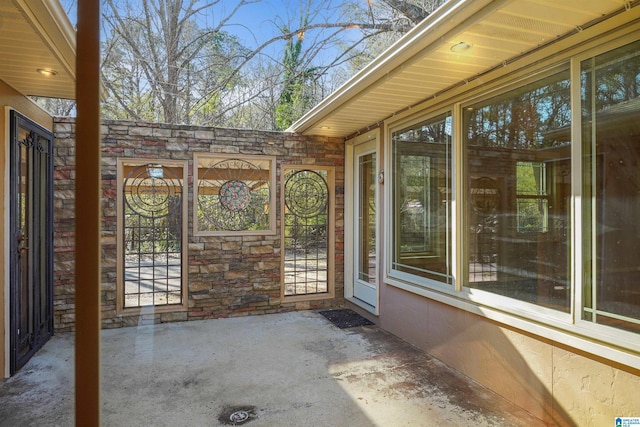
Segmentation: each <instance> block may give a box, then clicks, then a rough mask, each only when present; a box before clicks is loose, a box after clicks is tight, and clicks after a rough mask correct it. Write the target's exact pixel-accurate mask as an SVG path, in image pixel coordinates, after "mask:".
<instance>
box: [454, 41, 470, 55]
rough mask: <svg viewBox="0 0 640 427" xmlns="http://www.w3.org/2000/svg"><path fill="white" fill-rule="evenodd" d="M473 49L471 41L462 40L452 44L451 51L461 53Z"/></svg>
mask: <svg viewBox="0 0 640 427" xmlns="http://www.w3.org/2000/svg"><path fill="white" fill-rule="evenodd" d="M469 49H471V43H467V42H460V43H456V44H454V45H453V46H451V52H455V53H460V52H464V51H466V50H469Z"/></svg>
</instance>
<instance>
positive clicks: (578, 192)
mask: <svg viewBox="0 0 640 427" xmlns="http://www.w3.org/2000/svg"><path fill="white" fill-rule="evenodd" d="M639 30H640V22H634V23H632V24H630V25H627V26H623V27H621V28H618V29H616V30H615V31H611V32H609V33H606V34H605V35H600V36H599V37H597V38H588V37H587V36H584V38H583V39H582V43H576V44H575V45H573V44H572V45H569V46H571V47H570V48H569V49H566V50H564V51H561V52H560V53H558V51H557V50H556V51H552V50H546V49H545V50H542V51H540V52H538V53H536V54H535V55H534V57H535V60H534V61H533V66H531V65H530V64H531V63H532V62H531V59H529V60H527V58H525V59H524V60H521V61H517V62H514V63H513V64H509V65H507V66H505V67H504V68H503V69H500V70H496V71H495V74H494V78H489V79H485V80H484V81H483V84H480V83H476V84H470V85H468V86H469V87H463V88H457V89H454V90H451V91H450V92H449V93H445V94H443V95H442V96H441V99H439V100H437V101H436V102H435V103H434V102H433V101H431V103H430V104H429V101H425V102H423V103H422V104H420V105H418V106H417V107H414V108H412V109H411V111H405V112H403V113H399V114H396V115H395V116H394V117H393V118H391V119H389V120H387V121H386V122H385V132H384V141H385V142H386V141H388V143H385V144H384V154H385V155H384V167H385V169H386V170H387V171H392V167H393V164H392V163H393V162H392V160H391V159H392V143H391V141H392V135H393V132H394V131H397V130H400V129H403V128H407V127H409V126H411V125H414V124H418V123H419V122H421V121H425V120H428V119H429V118H432V117H436V116H437V115H438V114H442V113H443V112H445V111H451V112H452V113H451V114H452V119H453V132H452V145H453V146H452V150H453V158H452V162H451V164H452V206H451V217H452V218H451V221H452V243H451V245H452V253H453V256H452V268H453V276H454V277H453V284H454V286H453V287H451V286H442V285H441V284H440V283H437V282H435V281H432V280H429V279H425V278H421V277H418V276H415V275H410V274H407V273H402V272H398V271H395V270H393V269H392V265H391V257H390V256H387V257H386V260H385V263H384V264H383V272H382V279H383V283H384V284H385V285H390V286H394V287H397V288H400V289H403V290H405V291H408V292H412V293H414V294H416V295H420V296H423V297H427V298H429V299H432V300H435V301H438V302H441V303H444V304H447V305H450V306H453V307H456V308H459V309H463V310H465V311H468V312H471V313H474V314H477V315H480V316H482V317H485V318H488V319H491V320H494V321H498V322H500V323H503V324H506V325H511V326H512V327H515V328H519V329H522V330H526V331H528V332H530V333H533V334H536V335H539V336H541V337H544V338H546V339H551V340H554V341H557V342H561V343H563V344H566V345H569V346H572V347H574V348H578V349H581V350H583V351H586V352H588V353H592V354H595V355H598V356H600V357H604V358H607V359H610V360H613V361H616V362H618V363H622V364H624V365H627V366H631V367H634V368H640V357H639V356H640V339H639V338H640V336H639V335H640V334H638V333H635V332H630V331H626V330H622V329H617V328H614V327H611V326H607V325H602V324H597V323H594V322H592V321H589V320H584V319H583V315H582V313H583V310H582V307H583V306H584V295H583V286H582V284H583V282H584V277H585V274H587V273H586V272H583V269H582V268H581V265H582V260H583V259H584V257H583V253H582V252H583V244H584V239H583V236H582V230H583V229H584V228H583V220H584V219H586V218H585V217H584V216H583V206H582V204H581V202H580V200H581V198H582V196H583V187H582V185H583V167H582V164H581V162H582V153H583V150H582V133H581V122H582V117H581V113H580V111H581V96H580V95H581V94H580V90H581V88H580V86H581V85H580V82H581V80H580V64H581V62H582V61H584V60H585V59H588V58H592V57H595V56H597V55H600V54H602V53H606V52H608V51H611V50H614V49H616V48H619V47H622V46H624V45H626V44H629V43H632V42H636V41H638V40H640V38H639V37H638V36H637V34H638V33H637V32H638V31H639ZM523 62H526V63H525V64H523ZM527 64H529V65H528V67H527V66H525V65H527ZM567 64H568V65H569V76H570V77H569V78H570V80H571V88H570V94H571V101H570V103H571V126H570V127H571V140H572V144H571V148H570V153H571V154H570V155H571V159H570V165H571V173H570V177H571V201H570V206H569V208H570V214H569V217H568V219H569V221H570V238H569V243H570V245H571V250H570V251H569V264H570V269H569V271H568V274H569V275H570V287H571V289H570V296H569V298H570V301H569V312H568V313H566V312H561V311H558V310H554V309H550V308H546V307H541V306H538V305H535V304H533V303H527V302H524V301H520V300H516V299H514V298H509V297H505V296H501V295H498V294H492V293H489V292H486V291H482V290H479V289H472V288H468V287H465V286H464V285H465V284H466V283H467V282H468V277H467V276H465V274H466V268H467V267H466V266H465V263H464V260H465V257H464V253H463V252H462V250H463V249H464V248H466V246H467V239H466V236H465V234H466V233H465V225H464V224H465V219H464V210H465V202H466V198H467V197H468V195H467V194H465V193H464V191H465V189H464V182H465V181H464V178H465V166H464V165H465V163H464V160H465V158H464V153H463V152H464V147H463V146H462V135H463V132H465V131H466V129H463V123H462V113H463V108H464V107H465V106H466V105H470V104H474V103H477V102H480V101H482V100H483V99H488V98H491V97H494V96H496V95H500V94H503V93H506V92H508V91H509V90H511V89H513V88H515V87H521V86H523V85H525V84H527V82H530V81H535V80H538V79H540V78H543V76H544V74H545V73H546V74H547V75H548V74H552V73H553V70H554V69H555V70H557V69H558V67H565V66H566V65H567ZM387 175H388V176H389V177H390V178H388V179H387V181H388V182H387V183H386V184H387V185H385V187H386V188H385V189H384V193H383V194H384V199H385V200H387V201H388V203H386V204H385V207H384V217H385V220H384V223H383V230H384V239H385V241H386V243H385V244H384V248H385V251H386V253H388V254H391V253H392V250H393V246H392V243H391V242H392V240H393V234H392V231H393V227H392V224H391V221H392V218H393V210H394V208H393V207H392V206H391V203H390V201H391V200H393V198H392V197H391V196H392V194H391V192H392V191H393V188H392V187H393V184H392V183H391V179H392V173H391V172H390V173H388V174H387ZM540 197H543V196H540ZM465 277H467V278H465Z"/></svg>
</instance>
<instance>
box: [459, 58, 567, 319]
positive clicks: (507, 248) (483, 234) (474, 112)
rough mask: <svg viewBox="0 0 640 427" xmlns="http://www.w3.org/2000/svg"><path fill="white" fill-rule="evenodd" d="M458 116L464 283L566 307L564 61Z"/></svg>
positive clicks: (565, 97) (541, 303)
mask: <svg viewBox="0 0 640 427" xmlns="http://www.w3.org/2000/svg"><path fill="white" fill-rule="evenodd" d="M463 120H464V121H463V123H464V126H465V129H464V141H465V145H464V149H465V153H464V154H465V165H466V170H467V171H468V173H467V174H466V176H467V181H466V182H465V185H466V189H467V190H466V194H468V197H467V199H466V200H467V202H466V204H465V214H466V221H467V227H466V230H467V249H466V259H467V266H468V274H469V276H468V277H469V284H468V286H469V287H472V288H477V289H482V290H485V291H488V292H493V293H497V294H500V295H504V296H508V297H511V298H516V299H519V300H522V301H526V302H530V303H534V304H538V305H541V306H545V307H550V308H554V309H558V310H562V311H565V312H568V311H569V297H570V276H569V239H570V232H569V218H570V195H571V181H570V178H571V174H570V172H571V169H570V167H571V163H570V155H571V152H570V144H571V126H570V125H571V108H570V81H569V69H568V66H567V67H564V69H563V70H562V71H560V72H558V73H555V74H553V75H549V76H547V77H545V78H543V79H541V80H538V81H536V82H533V83H530V84H527V85H524V86H522V87H519V88H517V89H515V90H512V91H509V92H507V93H504V94H502V95H500V96H497V97H494V98H491V99H489V100H487V101H483V102H481V103H478V104H475V105H471V106H468V107H466V108H465V109H464V114H463Z"/></svg>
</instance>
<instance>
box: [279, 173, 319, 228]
mask: <svg viewBox="0 0 640 427" xmlns="http://www.w3.org/2000/svg"><path fill="white" fill-rule="evenodd" d="M284 191H285V196H284V197H285V204H286V205H287V208H288V209H289V211H290V212H291V213H292V214H294V215H296V216H299V217H301V218H311V217H314V216H317V215H318V214H320V213H323V212H325V211H326V209H327V203H328V201H329V189H328V187H327V182H326V181H325V180H324V178H323V177H322V176H321V175H320V174H319V173H318V172H315V171H311V170H302V171H298V172H295V173H294V174H292V175H290V176H289V177H288V178H287V182H286V183H285V186H284Z"/></svg>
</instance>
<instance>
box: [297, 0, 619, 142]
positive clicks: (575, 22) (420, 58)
mask: <svg viewBox="0 0 640 427" xmlns="http://www.w3.org/2000/svg"><path fill="white" fill-rule="evenodd" d="M629 5H630V3H629V2H628V0H565V1H562V2H556V1H554V0H450V1H449V2H447V3H445V4H444V5H443V6H441V7H440V8H439V9H437V10H436V11H434V12H433V13H432V14H431V15H429V17H427V18H426V19H425V20H424V21H422V22H421V23H420V24H418V25H417V26H416V27H415V28H413V29H412V30H411V31H410V32H409V33H407V34H406V35H405V36H403V37H402V38H401V39H400V40H398V41H397V42H396V43H394V44H393V45H392V46H391V47H389V48H388V49H387V50H386V51H385V52H383V53H382V54H381V55H380V56H379V57H378V58H376V59H375V60H373V61H372V62H371V63H370V64H369V65H367V66H366V67H365V68H364V69H362V70H361V71H360V72H359V73H357V74H356V75H355V76H354V77H353V78H351V79H350V80H348V81H347V82H346V83H345V84H343V85H342V86H341V87H340V88H339V89H337V90H336V91H335V92H334V93H332V94H331V95H329V96H328V97H327V98H325V99H324V100H323V101H322V102H320V103H319V104H318V105H317V106H316V107H315V108H313V109H312V110H311V111H309V112H308V113H307V114H305V115H304V116H303V117H302V118H301V119H299V120H298V121H297V122H296V123H294V124H293V125H292V126H291V127H290V128H289V131H293V132H298V133H304V134H322V135H325V136H336V137H346V136H349V135H352V134H354V133H355V132H357V131H358V130H361V129H365V128H366V127H367V126H371V125H372V124H375V123H376V122H379V121H382V120H384V119H386V118H388V117H390V116H392V115H393V114H394V113H397V112H399V111H402V110H404V109H406V108H411V107H412V106H414V105H416V104H418V103H420V102H422V101H424V100H426V99H429V98H430V97H433V96H435V95H436V94H438V93H442V92H443V91H445V90H446V89H447V88H451V87H454V86H455V85H457V84H460V83H461V82H464V81H466V80H469V79H472V78H474V77H476V76H478V75H480V74H482V73H484V72H487V71H488V70H491V69H493V68H495V67H496V66H499V65H500V64H504V63H506V62H507V61H509V60H512V59H513V58H517V57H520V56H522V55H523V54H525V53H527V52H530V51H532V50H534V49H536V48H539V47H540V46H542V45H546V44H549V43H551V42H553V41H554V40H557V39H558V38H560V37H562V36H564V35H566V34H570V33H572V32H576V31H579V30H580V29H581V26H583V25H585V24H588V23H590V22H593V21H595V20H598V19H602V18H603V16H607V15H610V14H611V13H614V12H617V11H620V10H624V8H625V7H629ZM460 43H467V44H469V45H470V48H469V49H467V50H464V49H463V51H456V49H451V48H452V47H453V46H454V45H457V44H460Z"/></svg>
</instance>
